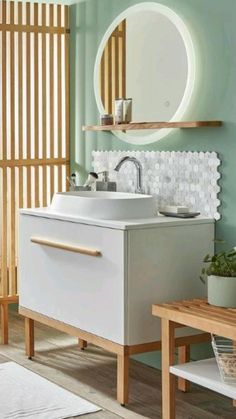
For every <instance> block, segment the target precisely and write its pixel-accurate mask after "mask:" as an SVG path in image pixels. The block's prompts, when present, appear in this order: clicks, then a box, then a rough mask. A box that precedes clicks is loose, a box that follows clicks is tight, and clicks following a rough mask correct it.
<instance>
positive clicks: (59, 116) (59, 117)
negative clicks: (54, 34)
mask: <svg viewBox="0 0 236 419" xmlns="http://www.w3.org/2000/svg"><path fill="white" fill-rule="evenodd" d="M57 26H58V27H60V26H61V6H60V5H57ZM57 126H58V131H57V132H58V137H57V141H58V158H62V63H61V37H60V36H58V38H57ZM61 190H62V166H61V165H60V166H59V167H58V191H61Z"/></svg>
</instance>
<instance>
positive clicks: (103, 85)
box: [100, 53, 106, 109]
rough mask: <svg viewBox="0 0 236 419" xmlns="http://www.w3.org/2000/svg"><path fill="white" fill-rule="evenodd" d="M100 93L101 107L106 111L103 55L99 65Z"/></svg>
mask: <svg viewBox="0 0 236 419" xmlns="http://www.w3.org/2000/svg"><path fill="white" fill-rule="evenodd" d="M100 93H101V99H102V103H103V106H104V108H105V109H106V106H105V57H104V53H103V54H102V58H101V64H100Z"/></svg>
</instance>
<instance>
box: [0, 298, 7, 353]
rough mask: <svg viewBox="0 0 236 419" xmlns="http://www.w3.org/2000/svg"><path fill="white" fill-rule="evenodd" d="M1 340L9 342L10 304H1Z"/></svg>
mask: <svg viewBox="0 0 236 419" xmlns="http://www.w3.org/2000/svg"><path fill="white" fill-rule="evenodd" d="M0 308H1V342H2V344H3V345H7V344H8V304H1V305H0Z"/></svg>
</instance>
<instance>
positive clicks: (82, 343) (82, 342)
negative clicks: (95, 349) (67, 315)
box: [78, 339, 88, 350]
mask: <svg viewBox="0 0 236 419" xmlns="http://www.w3.org/2000/svg"><path fill="white" fill-rule="evenodd" d="M78 342H79V348H80V349H82V350H83V349H85V348H87V346H88V343H87V341H86V340H83V339H79V340H78Z"/></svg>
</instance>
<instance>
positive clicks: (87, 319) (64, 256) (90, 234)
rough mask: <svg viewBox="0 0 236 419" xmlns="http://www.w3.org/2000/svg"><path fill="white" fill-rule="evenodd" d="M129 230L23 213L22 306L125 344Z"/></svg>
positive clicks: (20, 244) (20, 256) (21, 217)
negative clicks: (126, 252) (125, 264)
mask: <svg viewBox="0 0 236 419" xmlns="http://www.w3.org/2000/svg"><path fill="white" fill-rule="evenodd" d="M124 255H125V233H124V232H123V231H120V230H112V229H109V228H103V227H97V226H91V225H84V224H77V223H72V222H68V221H60V220H52V219H50V220H49V219H47V218H43V217H35V216H31V215H25V214H21V215H20V239H19V274H20V281H19V286H20V288H19V291H20V292H19V295H20V305H21V306H23V307H25V308H28V309H30V310H33V311H36V312H38V313H41V314H44V315H46V316H48V317H51V318H53V319H56V320H60V321H62V322H64V323H67V324H70V325H72V326H75V327H78V328H80V329H83V330H86V331H88V332H91V333H94V334H96V335H99V336H101V337H104V338H106V339H109V340H112V341H114V342H117V343H121V344H123V343H124V340H125V331H124V306H125V301H124V298H125V297H124V295H125V286H126V285H125V277H124V263H125V261H124V257H125V256H124Z"/></svg>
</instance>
